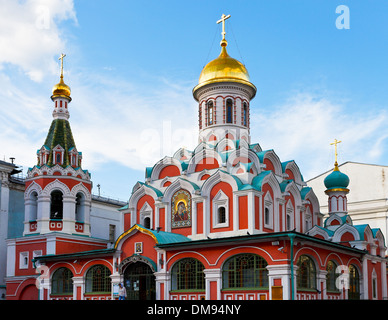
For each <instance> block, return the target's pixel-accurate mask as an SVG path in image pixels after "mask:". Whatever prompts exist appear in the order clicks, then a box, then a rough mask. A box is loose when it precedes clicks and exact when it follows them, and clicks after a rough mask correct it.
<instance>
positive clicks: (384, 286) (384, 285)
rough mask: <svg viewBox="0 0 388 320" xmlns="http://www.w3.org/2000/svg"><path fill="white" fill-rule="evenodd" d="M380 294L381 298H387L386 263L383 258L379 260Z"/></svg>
mask: <svg viewBox="0 0 388 320" xmlns="http://www.w3.org/2000/svg"><path fill="white" fill-rule="evenodd" d="M381 294H382V299H387V297H388V293H387V263H386V262H385V260H382V261H381Z"/></svg>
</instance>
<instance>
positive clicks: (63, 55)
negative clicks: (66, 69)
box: [58, 53, 66, 78]
mask: <svg viewBox="0 0 388 320" xmlns="http://www.w3.org/2000/svg"><path fill="white" fill-rule="evenodd" d="M64 57H66V55H65V54H63V53H62V54H61V56H60V57H59V59H58V60H61V77H62V78H63V58H64Z"/></svg>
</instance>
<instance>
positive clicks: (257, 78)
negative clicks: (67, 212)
mask: <svg viewBox="0 0 388 320" xmlns="http://www.w3.org/2000/svg"><path fill="white" fill-rule="evenodd" d="M339 5H346V6H347V7H348V8H349V13H350V16H349V17H350V29H337V28H336V19H337V18H338V16H339V14H337V13H336V8H337V6H339ZM222 13H225V14H230V15H231V18H230V19H229V20H228V21H227V24H226V31H227V35H226V38H227V40H228V43H229V45H228V52H229V54H230V55H231V56H232V57H234V58H236V59H238V60H240V61H242V62H243V63H244V64H245V65H246V67H247V69H248V71H249V73H250V76H251V81H252V82H253V83H254V84H255V85H256V87H257V88H258V93H257V95H256V97H255V99H254V100H253V101H252V103H251V141H252V143H256V142H258V143H259V144H260V145H261V147H262V149H264V150H266V149H274V150H275V152H276V153H277V154H278V155H279V157H280V159H281V161H287V160H291V159H293V160H295V161H296V162H297V164H298V166H299V168H300V169H301V171H302V174H303V175H304V178H305V180H308V179H310V178H312V177H314V176H316V175H318V174H320V173H322V172H324V171H326V170H329V169H330V168H332V166H333V161H334V160H333V159H334V150H333V147H331V146H330V143H331V142H332V141H333V140H334V139H335V138H336V139H339V140H342V143H341V144H340V145H339V162H340V163H342V162H345V161H357V162H363V163H374V164H381V165H388V152H387V147H388V143H387V137H388V128H387V126H386V123H387V120H388V114H387V101H388V90H387V84H388V83H387V76H386V75H387V74H388V59H387V53H388V19H387V16H388V2H386V1H383V0H380V1H355V0H354V1H345V0H344V1H333V0H322V1H321V0H314V1H313V0H311V1H297V0H292V1H285V0H283V1H280V0H273V1H253V0H250V1H202V0H199V1H168V0H167V1H156V0H152V1H102V0H97V1H96V0H95V1H91V0H80V1H74V2H73V1H71V0H66V1H65V0H64V1H60V0H35V1H32V0H31V1H29V0H25V1H2V0H0V48H1V50H0V86H1V88H2V90H0V123H1V127H2V130H0V131H1V132H0V147H1V148H0V157H1V159H2V160H3V159H5V160H6V161H7V160H9V157H15V158H16V163H17V164H19V165H22V166H23V167H24V168H28V167H32V166H33V165H34V164H35V162H36V154H35V152H36V150H37V149H38V148H40V147H41V146H42V144H43V143H44V140H45V137H46V134H47V131H48V129H49V126H50V123H51V121H52V116H51V112H52V101H51V100H50V96H51V89H52V86H53V85H54V84H55V83H57V82H58V80H59V61H58V57H59V55H60V53H61V52H64V53H66V54H67V56H66V58H65V62H64V67H65V82H66V83H67V84H68V85H69V86H70V87H71V89H72V98H73V101H72V103H71V104H70V115H71V117H70V123H71V127H72V131H73V135H74V138H75V141H76V145H77V148H78V150H80V151H82V152H83V157H84V162H83V167H84V168H85V169H88V170H89V171H90V172H91V174H92V180H93V183H94V188H93V192H94V193H97V187H96V186H97V184H100V185H101V194H102V195H104V196H108V197H112V198H119V199H122V200H127V199H128V198H129V196H130V193H131V189H132V186H133V185H134V184H135V183H136V181H138V180H141V181H142V180H144V170H145V167H146V166H152V165H153V164H154V163H155V162H157V161H158V160H159V159H161V158H163V157H164V156H165V155H172V154H173V153H174V151H175V150H177V149H178V148H180V147H182V146H185V147H187V148H189V149H193V148H194V147H195V146H196V142H197V133H198V129H197V114H198V113H197V105H196V102H195V101H194V99H193V98H192V88H193V87H194V86H195V85H196V84H197V81H198V77H199V74H200V72H201V69H202V68H203V66H204V65H205V64H206V63H207V62H209V61H210V60H212V59H214V58H216V57H217V56H218V54H219V51H220V47H219V41H220V39H221V35H220V32H221V29H220V25H217V24H216V21H217V20H218V19H219V18H220V16H221V14H222Z"/></svg>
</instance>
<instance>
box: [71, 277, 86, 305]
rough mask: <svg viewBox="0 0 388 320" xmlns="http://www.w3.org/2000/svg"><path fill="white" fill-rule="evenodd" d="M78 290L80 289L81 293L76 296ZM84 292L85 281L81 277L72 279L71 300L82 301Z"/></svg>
mask: <svg viewBox="0 0 388 320" xmlns="http://www.w3.org/2000/svg"><path fill="white" fill-rule="evenodd" d="M78 288H80V289H81V290H80V291H81V293H80V296H78ZM84 292H85V281H84V277H83V276H79V277H73V299H74V300H84Z"/></svg>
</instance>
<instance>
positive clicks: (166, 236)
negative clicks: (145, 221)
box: [115, 224, 191, 249]
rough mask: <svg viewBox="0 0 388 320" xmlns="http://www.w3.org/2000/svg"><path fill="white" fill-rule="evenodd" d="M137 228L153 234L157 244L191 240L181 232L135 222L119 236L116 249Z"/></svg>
mask: <svg viewBox="0 0 388 320" xmlns="http://www.w3.org/2000/svg"><path fill="white" fill-rule="evenodd" d="M135 230H137V231H139V232H141V233H144V234H147V235H149V236H151V237H152V238H153V239H154V240H155V242H156V244H158V245H164V244H172V243H182V242H187V241H191V240H190V239H189V238H187V237H185V236H184V235H181V234H179V233H172V232H166V231H161V230H153V229H149V228H146V227H144V226H143V225H141V224H134V225H133V226H132V227H131V228H129V229H128V230H127V231H125V232H123V233H122V234H121V235H120V236H119V237H118V238H117V240H116V243H115V249H117V246H118V245H119V243H120V241H122V240H123V239H124V238H125V237H126V236H127V235H128V234H130V233H132V232H133V231H135Z"/></svg>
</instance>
